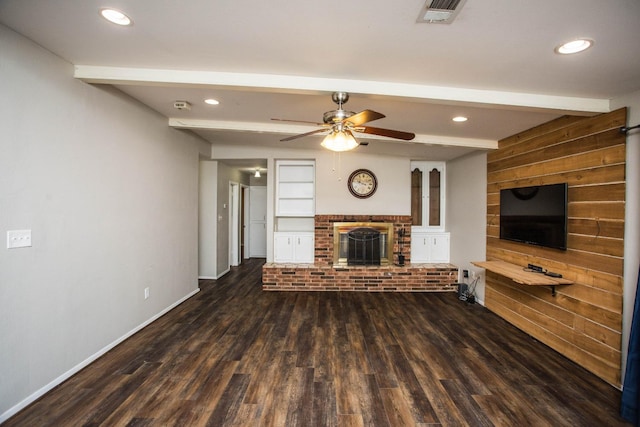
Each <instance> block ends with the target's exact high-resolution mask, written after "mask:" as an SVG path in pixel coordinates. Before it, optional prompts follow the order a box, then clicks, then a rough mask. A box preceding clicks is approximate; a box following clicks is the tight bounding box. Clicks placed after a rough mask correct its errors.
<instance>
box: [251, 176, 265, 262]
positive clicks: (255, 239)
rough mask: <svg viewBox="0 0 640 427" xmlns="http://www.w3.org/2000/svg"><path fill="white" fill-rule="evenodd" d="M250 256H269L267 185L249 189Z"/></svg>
mask: <svg viewBox="0 0 640 427" xmlns="http://www.w3.org/2000/svg"><path fill="white" fill-rule="evenodd" d="M249 256H250V257H254V258H265V257H266V256H267V187H251V188H250V189H249Z"/></svg>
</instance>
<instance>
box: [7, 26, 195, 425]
mask: <svg viewBox="0 0 640 427" xmlns="http://www.w3.org/2000/svg"><path fill="white" fill-rule="evenodd" d="M0 52H2V54H1V59H0V93H2V100H3V102H2V103H0V146H1V147H0V148H1V150H0V151H1V152H2V154H1V155H0V206H1V208H0V234H1V235H2V236H5V235H6V233H7V231H8V230H16V229H30V230H31V231H32V246H31V247H26V248H19V249H7V248H6V246H5V247H4V248H2V249H0V337H1V338H0V339H1V344H0V378H1V380H0V423H2V422H3V421H4V420H6V419H7V418H8V417H9V416H11V415H13V414H14V413H15V412H17V411H18V410H20V409H22V408H23V407H24V406H26V405H27V404H28V403H30V402H32V401H33V400H35V399H37V398H38V397H39V396H40V395H42V394H44V393H45V392H47V391H48V390H50V389H51V388H52V387H54V386H55V385H57V384H58V383H60V382H62V381H63V380H65V379H66V378H68V377H69V376H70V375H72V374H73V373H75V372H77V371H78V370H79V369H80V368H82V367H83V366H86V364H88V363H90V362H91V361H92V360H95V358H96V357H98V356H100V355H101V354H103V353H104V352H105V351H106V350H108V349H109V348H111V347H112V346H113V345H115V344H117V343H118V342H120V341H121V340H122V339H124V338H126V337H127V336H129V335H130V334H131V333H133V332H135V331H136V330H138V329H139V328H140V327H142V326H144V325H145V324H146V323H148V322H150V321H152V320H153V319H155V318H156V317H157V316H159V315H161V314H162V313H163V312H165V311H166V310H168V309H170V308H171V307H173V306H174V305H176V304H178V303H180V302H181V301H183V300H184V299H185V298H188V297H189V296H190V295H193V294H194V293H195V292H197V291H198V281H197V274H198V270H197V269H198V266H197V260H198V253H197V251H198V243H197V242H198V235H197V233H198V155H199V150H200V148H201V146H202V144H201V142H202V141H201V140H200V139H199V138H197V137H196V136H194V135H192V134H190V133H188V132H181V131H177V130H175V129H171V128H169V127H168V126H167V122H166V118H164V117H161V116H160V115H158V114H157V113H156V112H154V111H152V110H150V109H149V108H147V107H145V106H144V105H142V104H140V103H139V102H137V101H135V100H133V99H132V98H130V97H128V96H127V95H125V94H123V93H122V92H120V91H117V90H115V89H112V88H110V87H104V86H93V85H88V84H86V83H83V82H81V81H79V80H76V79H74V78H73V65H72V64H70V63H68V62H66V61H64V60H62V59H60V58H59V57H57V56H55V55H53V54H51V53H50V52H48V51H47V50H45V49H43V48H41V47H40V46H38V45H36V44H34V43H33V42H31V41H29V40H28V39H26V38H24V37H22V36H20V35H19V34H17V33H15V32H13V31H12V30H10V29H8V28H7V27H4V26H1V25H0ZM3 238H4V237H3ZM145 288H149V289H150V296H149V298H148V299H145V298H144V289H145Z"/></svg>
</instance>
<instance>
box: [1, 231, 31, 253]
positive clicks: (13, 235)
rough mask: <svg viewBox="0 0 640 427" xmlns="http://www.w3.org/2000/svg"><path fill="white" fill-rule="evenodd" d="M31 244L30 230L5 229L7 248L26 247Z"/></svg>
mask: <svg viewBox="0 0 640 427" xmlns="http://www.w3.org/2000/svg"><path fill="white" fill-rule="evenodd" d="M29 246H31V230H9V231H7V249H15V248H26V247H29Z"/></svg>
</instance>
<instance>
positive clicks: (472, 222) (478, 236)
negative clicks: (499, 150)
mask: <svg viewBox="0 0 640 427" xmlns="http://www.w3.org/2000/svg"><path fill="white" fill-rule="evenodd" d="M486 218H487V153H486V152H484V151H479V152H474V153H471V154H469V155H466V156H462V157H459V158H457V159H454V160H452V161H450V162H448V163H447V220H446V224H447V231H449V234H450V243H451V244H450V247H451V249H450V254H451V263H452V264H454V265H457V266H458V267H459V269H460V270H469V271H476V272H477V273H478V282H477V283H476V284H475V297H476V299H477V301H478V302H479V303H481V304H484V280H483V278H482V276H481V275H480V273H481V270H480V269H478V268H477V267H475V266H473V265H471V262H473V261H484V260H485V257H486V238H487V235H486ZM460 278H461V279H460V280H461V281H462V280H464V279H463V278H462V271H460ZM467 283H469V284H472V283H473V280H467Z"/></svg>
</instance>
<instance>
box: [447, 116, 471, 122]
mask: <svg viewBox="0 0 640 427" xmlns="http://www.w3.org/2000/svg"><path fill="white" fill-rule="evenodd" d="M451 120H453V121H454V122H466V121H467V120H468V119H467V118H466V117H464V116H457V117H454V118H453V119H451Z"/></svg>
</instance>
